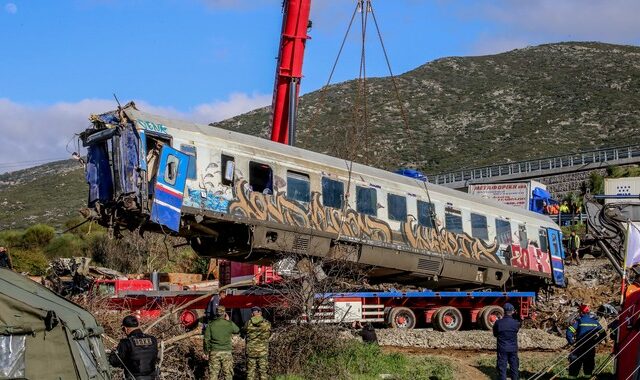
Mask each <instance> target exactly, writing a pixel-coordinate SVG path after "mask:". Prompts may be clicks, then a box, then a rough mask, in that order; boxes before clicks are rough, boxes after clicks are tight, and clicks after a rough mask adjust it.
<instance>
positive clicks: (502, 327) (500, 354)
mask: <svg viewBox="0 0 640 380" xmlns="http://www.w3.org/2000/svg"><path fill="white" fill-rule="evenodd" d="M503 309H504V317H503V318H501V319H499V320H497V321H496V322H495V324H494V325H493V335H494V336H495V337H496V339H497V360H496V370H497V372H498V378H499V379H500V380H506V379H507V372H509V374H510V377H511V380H517V379H518V378H519V376H520V372H519V366H520V362H519V359H518V331H519V330H520V322H519V321H518V320H517V319H515V318H514V313H515V308H514V306H513V305H512V304H510V303H506V304H505V305H504V307H503ZM579 312H580V314H579V316H578V317H577V318H576V319H575V320H574V321H573V323H572V324H571V326H569V327H568V328H567V332H566V338H567V342H568V343H569V345H571V346H572V350H571V352H570V353H569V375H570V376H578V374H579V373H580V370H581V369H582V370H583V372H584V374H585V375H586V376H591V374H592V373H593V370H594V369H595V357H596V346H597V345H598V343H599V342H600V341H602V340H603V339H604V335H605V331H604V329H603V328H602V325H601V324H600V322H599V321H598V319H597V318H596V317H595V316H594V315H592V314H591V309H590V308H589V305H585V304H583V305H580V307H579ZM507 370H508V371H507Z"/></svg>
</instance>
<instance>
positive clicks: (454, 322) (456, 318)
mask: <svg viewBox="0 0 640 380" xmlns="http://www.w3.org/2000/svg"><path fill="white" fill-rule="evenodd" d="M434 316H435V318H434V327H435V328H436V330H439V331H458V330H460V327H462V313H461V312H460V310H458V309H456V308H455V307H453V306H443V307H441V308H440V309H438V311H436V313H435V314H434Z"/></svg>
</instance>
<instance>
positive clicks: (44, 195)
mask: <svg viewBox="0 0 640 380" xmlns="http://www.w3.org/2000/svg"><path fill="white" fill-rule="evenodd" d="M87 191H88V186H87V184H86V181H85V179H84V171H83V170H82V168H81V167H80V165H79V164H78V162H77V161H74V160H65V161H56V162H52V163H48V164H45V165H40V166H37V167H33V168H29V169H24V170H19V171H15V172H11V173H5V174H2V175H0V230H3V229H8V228H11V229H18V228H25V227H28V226H30V225H32V224H36V223H45V224H49V225H52V226H54V227H58V228H59V227H61V226H62V225H63V224H64V222H65V221H67V220H68V219H70V218H72V217H74V216H78V215H79V214H78V210H79V209H80V208H82V207H86V202H87V201H86V199H87V197H88V194H87Z"/></svg>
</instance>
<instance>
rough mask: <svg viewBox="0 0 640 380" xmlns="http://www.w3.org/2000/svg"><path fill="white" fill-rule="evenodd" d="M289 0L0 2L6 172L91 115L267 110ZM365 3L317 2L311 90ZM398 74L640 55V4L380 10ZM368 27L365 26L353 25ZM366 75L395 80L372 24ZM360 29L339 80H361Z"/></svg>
mask: <svg viewBox="0 0 640 380" xmlns="http://www.w3.org/2000/svg"><path fill="white" fill-rule="evenodd" d="M281 3H282V1H281V0H55V1H53V0H9V1H7V0H0V173H3V172H6V171H13V170H18V169H21V168H25V167H29V166H34V165H38V164H41V163H44V162H48V161H54V160H60V159H65V158H69V157H70V156H71V153H72V152H74V151H75V150H76V149H77V147H76V144H77V138H76V136H75V134H77V133H79V132H81V131H82V130H84V129H85V128H86V127H88V126H89V123H88V117H89V115H90V114H91V113H101V112H105V111H109V110H112V109H114V108H115V107H116V103H115V100H114V97H113V94H116V96H117V97H118V99H119V100H120V102H122V103H125V102H127V101H129V100H134V101H135V102H136V104H137V105H138V107H139V108H140V109H141V110H143V111H146V112H151V113H157V114H162V115H165V116H169V117H175V118H180V119H186V120H191V121H195V122H202V123H209V122H213V121H219V120H223V119H226V118H229V117H232V116H235V115H238V114H242V113H244V112H247V111H250V110H252V109H255V108H258V107H262V106H266V105H269V104H270V103H271V96H272V90H273V84H274V78H275V65H276V56H277V54H278V44H279V34H280V28H281V23H282V12H281ZM355 3H356V2H355V0H312V5H311V20H312V21H313V27H312V29H311V30H310V32H309V35H310V36H311V39H310V40H308V42H307V48H306V52H305V60H304V67H303V72H304V78H303V80H302V87H301V91H302V93H306V92H311V91H314V90H317V89H319V88H321V87H322V86H323V85H324V84H325V83H326V82H327V80H328V77H329V72H330V71H331V67H332V65H333V63H334V61H335V59H336V55H337V52H338V49H339V47H340V43H341V41H342V39H343V37H344V35H345V32H346V29H347V26H348V23H349V19H350V17H351V15H352V13H353V10H354V9H355ZM372 4H373V9H374V12H375V16H376V19H377V21H378V25H379V27H380V31H381V33H382V38H383V41H384V46H385V48H386V50H387V53H388V55H389V59H390V63H391V67H392V70H393V73H394V74H401V73H403V72H406V71H409V70H411V69H413V68H416V67H418V66H420V65H423V64H425V63H427V62H429V61H432V60H434V59H437V58H442V57H448V56H473V55H485V54H495V53H499V52H504V51H508V50H512V49H515V48H521V47H526V46H532V45H538V44H542V43H550V42H560V41H601V42H609V43H619V44H628V45H640V22H638V15H640V1H637V0H601V1H597V0H493V1H489V0H487V1H482V0H476V1H471V0H469V1H465V0H459V1H454V0H450V1H447V0H373V1H372ZM357 19H358V20H359V16H358V18H357ZM368 31H369V33H368V35H367V43H366V49H365V50H366V51H367V58H366V62H367V75H368V76H385V75H388V70H387V67H386V62H385V60H384V56H383V54H382V51H381V49H380V43H379V40H378V39H377V35H376V34H375V29H374V28H373V27H372V25H371V24H369V26H368ZM359 33H360V25H359V24H356V25H354V26H353V30H352V31H351V33H350V34H349V36H348V38H347V43H346V47H345V50H344V51H343V53H342V56H341V58H340V60H339V61H338V66H337V70H336V74H335V75H334V77H333V80H332V83H337V82H341V81H344V80H348V79H352V78H354V77H357V76H358V73H359V62H360V41H361V36H360V35H359Z"/></svg>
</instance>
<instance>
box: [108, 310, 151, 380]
mask: <svg viewBox="0 0 640 380" xmlns="http://www.w3.org/2000/svg"><path fill="white" fill-rule="evenodd" d="M122 330H123V331H124V333H125V334H126V335H127V337H126V338H124V339H121V340H120V343H118V348H117V349H116V350H115V351H112V352H111V354H110V355H109V363H110V364H111V365H112V366H114V367H119V368H123V369H124V377H125V378H126V379H127V380H155V379H157V378H158V373H157V370H156V363H157V361H158V341H157V340H156V338H155V337H154V336H151V335H147V334H145V333H143V332H142V330H140V329H139V328H138V319H137V318H136V317H134V316H133V315H128V316H126V317H124V319H123V320H122Z"/></svg>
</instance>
